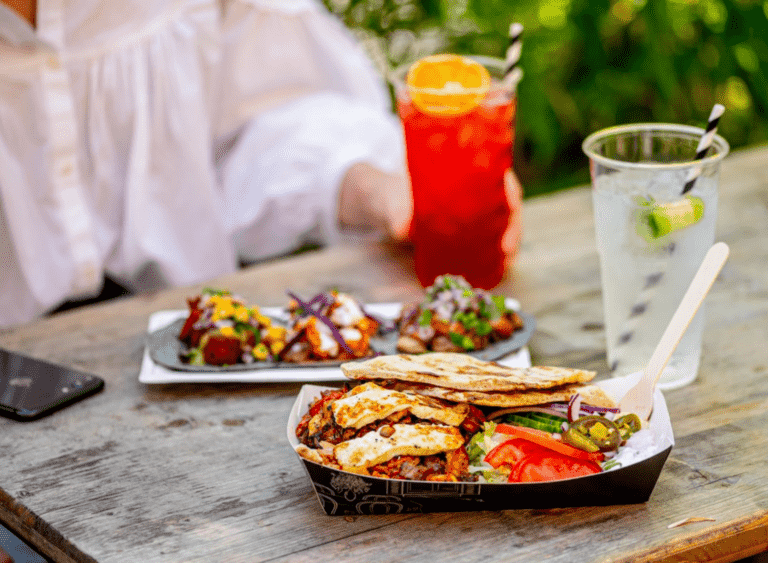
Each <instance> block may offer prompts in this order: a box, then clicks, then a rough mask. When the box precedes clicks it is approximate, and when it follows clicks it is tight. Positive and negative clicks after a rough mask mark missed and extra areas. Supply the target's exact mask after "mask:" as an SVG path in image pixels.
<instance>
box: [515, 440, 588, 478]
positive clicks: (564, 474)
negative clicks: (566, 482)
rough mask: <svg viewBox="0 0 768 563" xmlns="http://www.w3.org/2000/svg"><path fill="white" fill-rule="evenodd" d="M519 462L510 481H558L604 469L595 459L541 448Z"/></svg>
mask: <svg viewBox="0 0 768 563" xmlns="http://www.w3.org/2000/svg"><path fill="white" fill-rule="evenodd" d="M539 450H540V451H539V452H535V453H532V454H530V455H528V456H527V457H526V458H525V459H523V460H522V461H521V462H520V463H518V464H517V465H516V466H515V467H514V469H513V471H512V473H510V475H509V482H519V483H528V482H534V481H557V480H559V479H571V478H573V477H583V476H585V475H592V474H594V473H600V472H601V471H602V469H601V468H600V466H599V465H598V464H597V463H595V462H594V461H590V460H586V459H575V458H573V457H570V456H567V455H563V454H559V453H557V452H553V451H551V450H548V449H546V448H539Z"/></svg>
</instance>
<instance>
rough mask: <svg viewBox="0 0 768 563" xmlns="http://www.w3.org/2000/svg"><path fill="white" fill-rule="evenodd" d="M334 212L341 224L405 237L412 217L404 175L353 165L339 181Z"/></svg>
mask: <svg viewBox="0 0 768 563" xmlns="http://www.w3.org/2000/svg"><path fill="white" fill-rule="evenodd" d="M338 215H339V223H340V224H341V225H342V226H345V227H353V228H366V229H382V230H384V231H386V233H387V234H388V235H389V236H390V237H392V238H393V239H394V240H396V241H405V240H407V238H408V230H409V228H410V225H411V218H412V216H413V196H412V195H411V183H410V180H409V178H408V176H407V175H406V174H388V173H386V172H382V171H381V170H379V169H377V168H374V167H373V166H371V165H369V164H365V163H357V164H353V165H352V166H351V167H350V168H349V170H348V171H347V174H346V175H345V176H344V180H343V181H342V185H341V191H340V194H339V212H338Z"/></svg>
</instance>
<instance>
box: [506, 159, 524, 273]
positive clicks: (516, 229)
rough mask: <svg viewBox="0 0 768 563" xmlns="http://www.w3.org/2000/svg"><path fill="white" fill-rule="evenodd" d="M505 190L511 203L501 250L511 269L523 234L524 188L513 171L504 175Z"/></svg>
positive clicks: (508, 171)
mask: <svg viewBox="0 0 768 563" xmlns="http://www.w3.org/2000/svg"><path fill="white" fill-rule="evenodd" d="M504 189H505V190H506V192H507V201H508V202H509V223H508V224H507V230H506V231H505V232H504V236H503V237H502V239H501V248H502V250H503V251H504V254H505V255H506V260H507V264H506V265H507V267H509V266H510V265H511V263H512V260H514V258H515V255H517V251H518V249H519V247H520V239H521V238H522V232H523V230H522V220H523V217H522V208H523V187H522V186H521V185H520V180H518V178H517V174H515V173H514V171H513V170H512V169H509V170H507V171H506V172H505V173H504Z"/></svg>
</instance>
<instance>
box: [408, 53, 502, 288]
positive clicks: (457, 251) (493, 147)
mask: <svg viewBox="0 0 768 563" xmlns="http://www.w3.org/2000/svg"><path fill="white" fill-rule="evenodd" d="M472 59H473V60H474V61H476V62H479V63H481V64H482V65H483V66H484V67H486V68H487V69H488V71H489V73H490V75H491V77H492V78H498V77H500V76H501V75H502V74H503V72H504V61H503V60H501V59H492V58H481V57H476V58H475V57H473V58H472ZM396 86H398V87H397V109H398V113H399V115H400V118H401V120H402V123H403V128H404V132H405V141H406V151H407V156H408V170H409V172H410V176H411V184H412V189H413V199H414V216H413V217H414V218H413V221H414V222H413V231H412V235H413V242H414V247H415V263H416V274H417V276H418V278H419V282H420V283H421V284H422V285H423V286H425V287H426V286H429V285H431V284H432V282H433V281H434V279H435V278H436V277H437V276H438V275H441V274H453V275H461V276H463V277H464V278H465V279H466V280H467V281H468V282H469V283H470V284H472V286H474V287H481V288H484V289H491V288H493V287H495V286H497V285H498V284H499V283H500V282H501V280H502V278H503V277H504V274H505V258H506V257H505V253H504V251H503V249H502V238H503V235H504V232H505V231H506V229H507V227H508V225H509V221H510V202H509V201H508V198H507V192H506V190H505V185H504V175H505V172H506V171H507V170H508V169H510V168H511V167H512V146H513V143H514V131H515V130H514V119H515V112H516V97H515V95H514V91H513V90H511V89H510V88H509V87H507V86H504V85H502V83H501V81H500V80H497V79H494V80H492V82H491V85H490V89H489V90H488V92H487V94H486V95H485V96H484V97H483V98H482V99H481V100H480V101H479V103H477V104H476V105H474V107H471V108H469V109H468V111H461V112H459V113H454V114H445V113H441V112H437V113H435V112H430V111H425V110H424V109H423V108H421V107H419V104H417V103H414V99H413V95H412V93H413V90H412V89H411V91H410V92H409V89H408V88H407V87H406V85H405V84H404V83H402V84H397V83H396ZM463 109H466V108H462V110H463Z"/></svg>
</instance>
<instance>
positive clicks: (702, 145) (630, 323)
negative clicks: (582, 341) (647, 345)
mask: <svg viewBox="0 0 768 563" xmlns="http://www.w3.org/2000/svg"><path fill="white" fill-rule="evenodd" d="M724 111H725V107H723V106H722V105H720V104H715V106H714V107H713V108H712V112H711V113H710V114H709V119H708V120H707V128H706V130H705V131H704V134H703V135H702V136H701V139H700V140H699V144H698V146H697V147H696V157H695V160H701V159H702V158H704V156H706V154H707V151H708V150H709V147H710V146H711V145H712V140H713V139H714V137H715V134H716V133H717V124H718V122H719V121H720V117H721V116H722V115H723V112H724ZM700 174H701V167H694V168H691V171H690V172H689V173H688V177H687V178H686V180H685V185H684V186H683V194H686V193H688V192H689V191H690V190H691V188H693V186H694V184H695V183H696V179H697V178H698V177H699V175H700ZM665 250H666V251H667V260H668V259H669V256H671V255H672V253H673V252H674V251H675V243H674V242H673V243H670V244H669V245H668V246H667V247H666V249H665ZM665 269H666V268H660V269H659V271H657V272H656V273H653V274H650V275H649V276H647V277H646V278H645V284H644V285H643V289H642V290H641V291H640V294H639V295H638V296H637V299H636V300H635V304H634V305H633V306H632V308H631V310H630V312H629V316H628V317H627V321H626V323H625V324H624V327H623V329H622V331H621V332H620V333H619V338H618V340H617V342H616V350H617V351H618V350H620V349H621V346H623V345H625V344H627V343H628V342H630V341H631V340H632V337H633V336H634V333H635V330H637V327H638V325H639V323H640V320H641V317H642V316H643V313H645V311H646V310H647V309H648V308H649V307H650V306H651V303H652V301H653V298H654V296H655V295H656V292H657V291H658V290H659V286H661V282H662V281H663V279H664V270H665ZM619 363H620V361H619V359H618V358H615V359H614V360H613V362H612V363H611V366H610V367H611V371H616V369H617V368H618V367H619Z"/></svg>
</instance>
